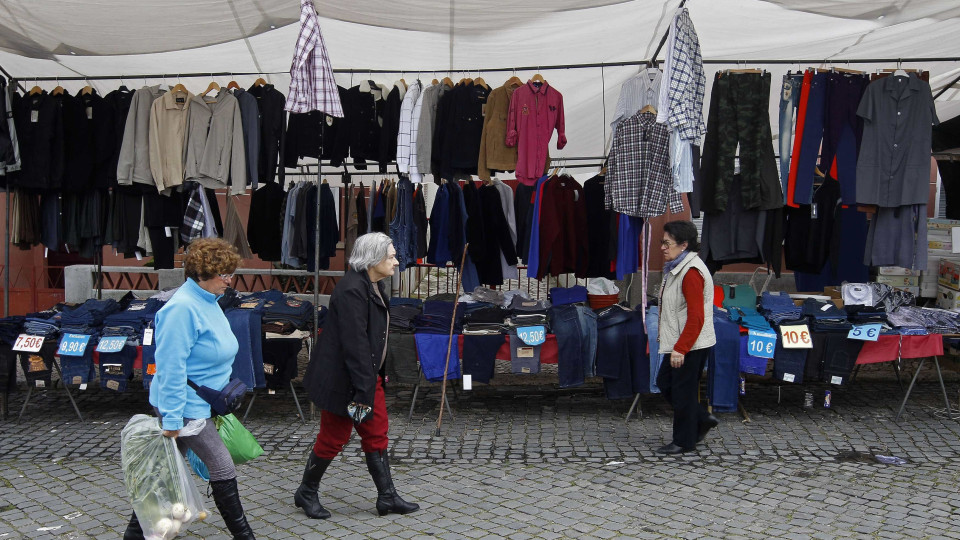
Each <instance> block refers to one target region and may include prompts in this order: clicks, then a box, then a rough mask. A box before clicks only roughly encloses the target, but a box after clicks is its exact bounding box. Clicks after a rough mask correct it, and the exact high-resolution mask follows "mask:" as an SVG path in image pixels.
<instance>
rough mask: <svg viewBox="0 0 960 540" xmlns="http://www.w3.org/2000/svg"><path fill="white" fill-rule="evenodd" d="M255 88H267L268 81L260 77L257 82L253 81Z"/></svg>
mask: <svg viewBox="0 0 960 540" xmlns="http://www.w3.org/2000/svg"><path fill="white" fill-rule="evenodd" d="M253 85H254V86H266V85H267V81H265V80H263V77H258V78H257V80H255V81H253Z"/></svg>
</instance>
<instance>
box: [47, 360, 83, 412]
mask: <svg viewBox="0 0 960 540" xmlns="http://www.w3.org/2000/svg"><path fill="white" fill-rule="evenodd" d="M53 367H55V368H56V369H57V375H59V376H60V382H61V384H62V386H63V391H64V392H66V393H67V397H68V398H70V404H71V405H73V411H74V412H75V413H77V418H79V419H80V421H81V422H83V415H82V414H80V407H77V402H76V401H74V400H73V394H72V393H71V392H70V389H69V388H67V383H66V382H64V380H63V370H61V369H60V360H57V358H56V357H54V358H53Z"/></svg>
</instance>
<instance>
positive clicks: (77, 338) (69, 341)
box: [57, 334, 90, 356]
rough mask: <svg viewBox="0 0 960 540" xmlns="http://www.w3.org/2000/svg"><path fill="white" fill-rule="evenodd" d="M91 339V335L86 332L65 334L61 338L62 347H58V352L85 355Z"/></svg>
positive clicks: (67, 354)
mask: <svg viewBox="0 0 960 540" xmlns="http://www.w3.org/2000/svg"><path fill="white" fill-rule="evenodd" d="M89 341H90V336H88V335H86V334H64V335H63V337H62V338H60V348H59V349H57V354H59V355H60V356H83V352H84V351H86V350H87V343H88V342H89Z"/></svg>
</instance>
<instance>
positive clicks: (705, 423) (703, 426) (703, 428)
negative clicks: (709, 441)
mask: <svg viewBox="0 0 960 540" xmlns="http://www.w3.org/2000/svg"><path fill="white" fill-rule="evenodd" d="M719 424H720V421H719V420H717V417H716V416H714V415H712V414H709V415H707V417H706V418H705V419H704V420H702V421H701V422H700V425H699V426H698V427H697V442H698V443H699V442H703V440H704V439H706V438H707V433H710V430H711V429H713V428H715V427H717V425H719Z"/></svg>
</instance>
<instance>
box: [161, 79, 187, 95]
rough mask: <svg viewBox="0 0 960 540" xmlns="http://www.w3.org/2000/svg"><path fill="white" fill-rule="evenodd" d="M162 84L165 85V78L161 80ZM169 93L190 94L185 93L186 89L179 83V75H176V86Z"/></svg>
mask: <svg viewBox="0 0 960 540" xmlns="http://www.w3.org/2000/svg"><path fill="white" fill-rule="evenodd" d="M163 84H167V78H166V77H164V78H163ZM170 92H171V93H179V94H189V93H190V92H187V87H186V86H184V85H183V83H181V82H180V76H179V75H177V84H176V85H175V86H174V87H173V88H171V89H170Z"/></svg>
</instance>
